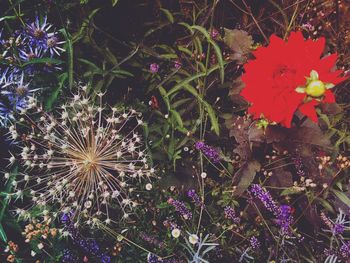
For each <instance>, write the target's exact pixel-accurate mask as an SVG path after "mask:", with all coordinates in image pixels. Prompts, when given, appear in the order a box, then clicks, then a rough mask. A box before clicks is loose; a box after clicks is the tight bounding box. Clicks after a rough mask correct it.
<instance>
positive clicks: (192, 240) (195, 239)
mask: <svg viewBox="0 0 350 263" xmlns="http://www.w3.org/2000/svg"><path fill="white" fill-rule="evenodd" d="M198 239H199V238H198V236H197V235H196V234H191V235H190V236H189V237H188V241H190V243H191V244H192V245H195V244H197V243H198Z"/></svg>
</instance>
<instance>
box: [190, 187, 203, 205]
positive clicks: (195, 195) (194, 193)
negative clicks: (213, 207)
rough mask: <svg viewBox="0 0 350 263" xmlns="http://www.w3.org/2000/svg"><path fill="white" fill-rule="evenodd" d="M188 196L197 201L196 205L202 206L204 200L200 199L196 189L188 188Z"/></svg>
mask: <svg viewBox="0 0 350 263" xmlns="http://www.w3.org/2000/svg"><path fill="white" fill-rule="evenodd" d="M187 196H188V197H189V198H191V199H192V200H193V201H194V202H195V204H196V206H202V205H203V204H202V201H201V200H200V198H199V196H198V195H197V193H196V191H195V190H194V189H190V190H188V192H187Z"/></svg>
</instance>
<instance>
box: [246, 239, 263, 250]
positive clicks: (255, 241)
mask: <svg viewBox="0 0 350 263" xmlns="http://www.w3.org/2000/svg"><path fill="white" fill-rule="evenodd" d="M249 243H250V246H251V247H252V248H253V249H259V248H260V246H261V244H260V241H259V240H258V239H257V238H256V236H252V237H251V238H250V239H249Z"/></svg>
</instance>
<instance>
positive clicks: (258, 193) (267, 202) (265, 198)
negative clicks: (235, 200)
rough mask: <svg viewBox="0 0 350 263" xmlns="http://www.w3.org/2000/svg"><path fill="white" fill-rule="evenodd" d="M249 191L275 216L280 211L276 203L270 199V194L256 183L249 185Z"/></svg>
mask: <svg viewBox="0 0 350 263" xmlns="http://www.w3.org/2000/svg"><path fill="white" fill-rule="evenodd" d="M250 193H251V194H252V195H253V196H254V197H255V198H258V199H259V200H260V201H261V202H262V203H263V204H264V206H265V208H266V209H267V210H268V211H270V212H271V213H273V214H274V215H275V216H278V215H279V213H280V211H279V207H278V205H277V203H276V202H275V201H274V200H273V199H272V196H271V194H270V193H269V192H268V191H267V190H266V189H265V188H262V187H261V186H260V185H258V184H253V185H252V186H251V187H250Z"/></svg>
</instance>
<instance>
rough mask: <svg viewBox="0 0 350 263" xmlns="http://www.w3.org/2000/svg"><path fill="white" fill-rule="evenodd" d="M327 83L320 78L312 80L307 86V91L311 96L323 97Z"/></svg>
mask: <svg viewBox="0 0 350 263" xmlns="http://www.w3.org/2000/svg"><path fill="white" fill-rule="evenodd" d="M326 90H327V89H326V86H325V84H324V83H323V82H322V81H320V80H312V81H310V83H309V84H308V85H307V86H306V89H305V92H306V94H307V95H309V96H311V97H321V96H323V94H324V93H325V92H326Z"/></svg>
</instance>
